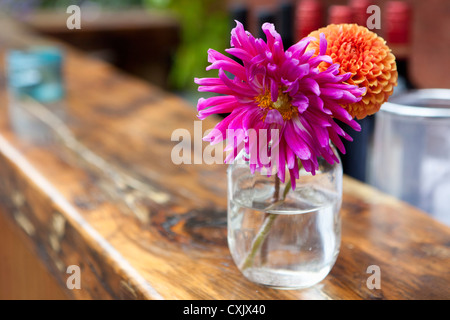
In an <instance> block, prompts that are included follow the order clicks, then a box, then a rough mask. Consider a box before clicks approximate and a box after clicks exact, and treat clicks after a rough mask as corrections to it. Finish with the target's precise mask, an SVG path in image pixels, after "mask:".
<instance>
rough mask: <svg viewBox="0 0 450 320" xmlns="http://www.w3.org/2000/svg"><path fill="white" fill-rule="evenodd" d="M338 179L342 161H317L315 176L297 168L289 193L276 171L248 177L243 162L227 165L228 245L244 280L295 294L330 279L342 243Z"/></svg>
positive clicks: (340, 180)
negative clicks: (297, 175) (293, 185)
mask: <svg viewBox="0 0 450 320" xmlns="http://www.w3.org/2000/svg"><path fill="white" fill-rule="evenodd" d="M334 151H335V154H336V155H337V157H339V156H338V153H337V152H336V150H334ZM286 172H288V171H286ZM342 174H343V173H342V165H341V163H340V162H339V163H335V164H332V165H330V164H329V163H328V162H326V161H325V160H324V159H319V170H318V171H317V172H316V174H315V175H311V174H310V173H308V172H306V171H305V170H304V169H300V172H299V179H297V180H296V188H295V190H292V187H291V184H290V181H289V179H288V175H287V178H286V180H287V181H286V182H285V183H281V182H280V180H279V179H278V178H277V176H276V172H272V175H271V176H269V177H268V176H267V175H266V174H261V173H259V172H255V173H254V174H252V173H251V171H250V168H249V164H248V163H246V162H241V163H239V162H238V161H235V162H234V163H233V164H230V166H229V168H228V173H227V175H228V245H229V249H230V252H231V255H232V257H233V260H234V262H235V263H236V265H237V267H238V268H239V270H240V271H241V272H242V273H243V274H244V276H245V277H246V278H248V279H249V280H251V281H253V282H255V283H258V284H262V285H265V286H269V287H273V288H279V289H299V288H305V287H309V286H312V285H314V284H316V283H318V282H320V281H321V280H323V279H324V278H325V277H326V276H327V275H328V273H329V272H330V270H331V268H332V267H333V265H334V263H335V261H336V258H337V256H338V253H339V248H340V241H341V218H340V214H339V211H340V207H341V203H342Z"/></svg>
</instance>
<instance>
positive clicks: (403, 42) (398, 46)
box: [385, 1, 415, 92]
mask: <svg viewBox="0 0 450 320" xmlns="http://www.w3.org/2000/svg"><path fill="white" fill-rule="evenodd" d="M411 11H412V10H411V6H410V5H409V4H408V3H407V2H404V1H389V2H387V3H386V9H385V40H386V42H387V44H388V45H389V46H390V47H391V48H392V51H393V52H394V55H395V58H396V62H397V70H398V76H399V80H398V86H397V88H396V90H397V91H398V92H399V91H401V90H410V89H414V88H415V85H414V84H413V82H412V80H411V77H410V73H409V52H410V36H411V35H410V30H411V16H412V15H411Z"/></svg>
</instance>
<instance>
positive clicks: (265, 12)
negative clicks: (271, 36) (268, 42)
mask: <svg viewBox="0 0 450 320" xmlns="http://www.w3.org/2000/svg"><path fill="white" fill-rule="evenodd" d="M275 19H276V16H275V14H274V12H273V11H272V10H270V9H267V8H261V9H260V10H258V12H257V14H256V21H257V30H258V38H262V39H266V35H265V34H264V32H263V31H262V29H261V26H262V25H263V24H264V23H266V22H268V23H275Z"/></svg>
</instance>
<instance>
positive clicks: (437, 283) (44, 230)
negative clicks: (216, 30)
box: [0, 22, 450, 300]
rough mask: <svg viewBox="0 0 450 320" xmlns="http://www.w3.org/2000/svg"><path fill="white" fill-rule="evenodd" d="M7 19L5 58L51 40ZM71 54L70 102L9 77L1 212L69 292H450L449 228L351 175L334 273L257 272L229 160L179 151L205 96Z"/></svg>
mask: <svg viewBox="0 0 450 320" xmlns="http://www.w3.org/2000/svg"><path fill="white" fill-rule="evenodd" d="M2 23H3V25H0V45H1V57H0V60H1V61H3V58H4V54H5V49H6V48H11V47H21V46H22V47H23V46H24V45H30V44H33V43H36V41H38V42H41V40H40V39H39V38H36V37H34V36H32V35H30V33H28V32H27V31H26V30H25V31H23V33H21V32H20V30H19V29H15V32H14V33H11V32H9V33H8V32H4V30H8V28H11V26H9V27H8V26H5V25H4V24H5V23H6V22H2ZM0 24H1V23H0ZM5 28H7V29H5ZM1 30H3V31H1ZM9 30H11V29H9ZM65 61H66V63H65V66H64V67H65V80H66V84H67V90H68V92H67V97H66V99H65V101H64V102H63V103H61V104H59V105H41V104H39V103H35V102H33V101H28V102H26V103H23V104H21V105H20V106H19V105H17V104H16V105H12V103H11V101H10V100H8V96H7V94H6V91H5V78H4V77H3V78H2V83H1V89H0V176H1V177H2V178H1V179H0V207H1V208H2V210H1V211H0V214H2V215H4V217H3V218H4V219H8V221H10V222H11V224H12V225H14V227H13V231H14V232H18V233H20V234H21V235H22V236H23V237H24V238H25V239H27V241H26V243H27V245H28V246H29V247H30V249H32V250H33V252H34V254H36V255H38V256H39V257H40V260H41V262H42V263H43V264H44V265H45V267H46V268H47V270H48V271H49V272H50V273H51V274H52V275H53V276H54V277H55V278H56V279H57V282H58V283H59V284H60V287H61V289H62V290H63V291H64V292H65V294H67V295H68V296H69V297H72V298H74V299H251V300H254V299H448V298H449V297H450V286H449V284H450V272H449V266H450V229H449V228H448V227H446V226H444V225H442V224H440V223H438V222H436V221H434V220H433V219H431V218H430V217H429V216H427V215H426V214H425V213H423V212H421V211H419V210H417V209H415V208H413V207H411V206H408V205H406V204H404V203H402V202H400V201H398V200H396V199H394V198H392V197H389V196H387V195H385V194H382V193H380V192H378V191H376V190H374V189H372V188H371V187H369V186H367V185H365V184H363V183H360V182H357V181H356V180H353V179H351V178H348V177H345V179H344V199H343V205H342V210H341V213H342V217H343V225H342V244H341V252H340V254H339V257H338V259H337V262H336V264H335V266H334V268H333V269H332V271H331V273H330V274H329V276H328V277H327V278H326V279H325V280H323V281H322V282H321V283H319V284H317V285H316V286H314V287H312V288H309V289H305V290H290V291H283V290H275V289H269V288H265V287H261V286H259V285H256V284H253V283H250V282H249V281H247V280H246V279H245V278H244V277H243V276H242V275H241V274H240V272H239V271H238V269H237V268H236V266H235V265H234V263H233V261H232V259H231V256H230V253H229V251H228V247H227V243H226V237H227V233H226V205H227V204H226V166H224V165H206V164H196V165H194V164H192V165H180V166H177V165H175V164H173V163H172V161H171V150H172V148H173V146H174V145H175V144H176V143H177V142H172V141H171V135H172V132H173V131H174V130H175V129H178V128H184V129H187V130H188V131H189V132H191V133H192V136H193V131H194V122H193V121H194V120H196V112H195V110H194V108H193V106H192V105H190V104H188V103H187V102H185V101H183V100H181V99H180V98H178V97H176V96H174V95H171V94H168V93H166V92H164V91H161V90H160V89H157V88H155V87H153V86H151V85H148V84H147V83H145V82H143V81H140V80H137V79H135V78H132V77H130V76H127V75H125V74H123V73H120V72H119V71H118V70H116V69H114V68H113V67H111V66H109V65H107V64H105V63H102V62H100V61H96V60H92V59H88V58H86V57H85V56H84V55H82V54H80V53H78V52H76V51H74V50H73V49H70V48H66V60H65ZM1 68H2V71H4V66H3V65H2V66H1ZM17 108H19V109H17ZM18 110H20V112H22V116H20V117H17V116H14V112H18ZM62 111H63V112H62ZM58 114H60V115H58ZM61 114H62V115H61ZM18 121H20V123H18ZM216 121H217V119H210V120H207V121H205V122H204V123H203V127H202V129H203V131H205V130H206V129H209V128H211V127H213V125H214V124H215V123H216ZM204 145H206V143H205V144H204ZM17 212H20V219H17V217H16V216H15V213H17ZM0 245H1V244H0ZM0 263H2V262H1V261H0ZM70 265H78V266H79V267H80V269H81V289H79V290H77V289H73V290H69V289H67V288H66V287H65V283H66V279H67V273H66V270H67V267H68V266H70ZM371 265H377V266H379V267H380V270H381V289H369V288H368V287H367V285H366V281H367V279H368V277H369V276H370V275H371V274H368V273H366V271H367V268H368V267H369V266H371ZM0 286H1V284H0Z"/></svg>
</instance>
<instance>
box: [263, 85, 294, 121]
mask: <svg viewBox="0 0 450 320" xmlns="http://www.w3.org/2000/svg"><path fill="white" fill-rule="evenodd" d="M255 101H256V102H257V103H258V106H259V107H260V108H262V109H266V111H269V110H271V109H276V110H278V112H279V113H280V114H281V116H282V117H283V120H284V121H286V120H290V119H291V118H292V116H293V115H294V114H296V113H298V110H297V108H296V107H295V106H293V105H292V103H291V101H292V98H291V97H290V96H289V95H288V94H287V93H284V92H283V88H279V89H278V99H277V101H275V102H273V101H272V98H271V95H270V91H268V90H267V92H266V93H265V94H261V95H259V96H257V97H256V98H255ZM266 115H267V112H266V113H265V114H264V116H263V120H265V119H266Z"/></svg>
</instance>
